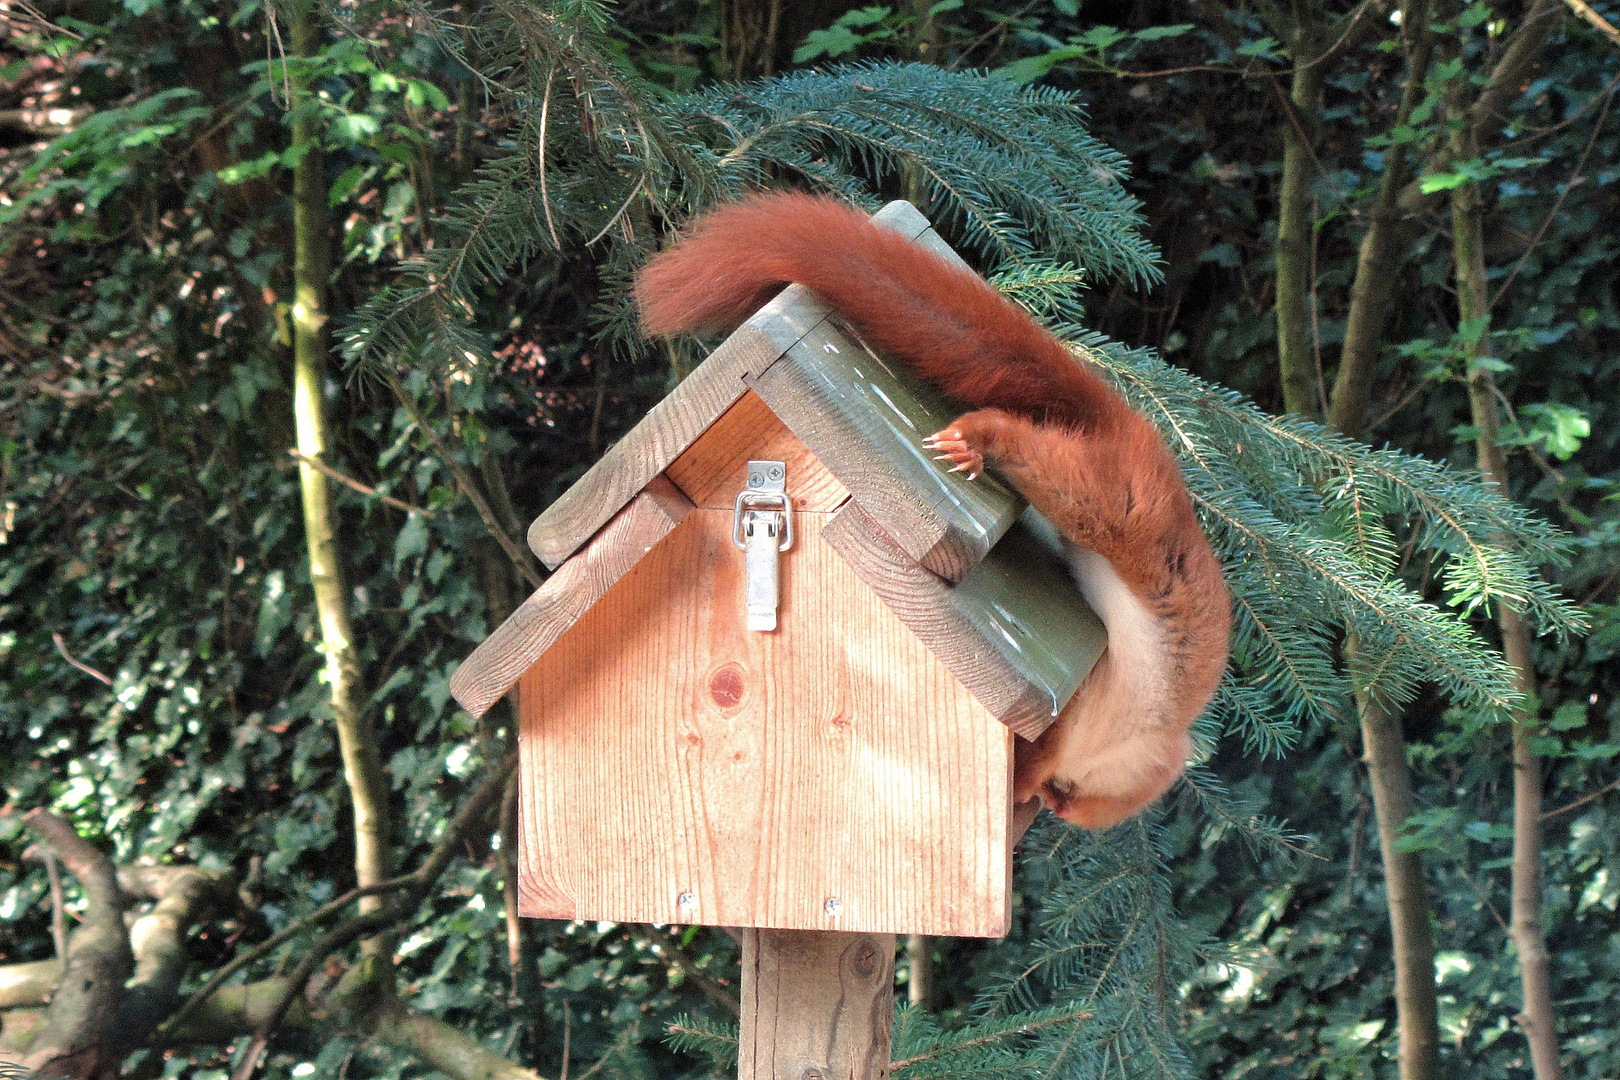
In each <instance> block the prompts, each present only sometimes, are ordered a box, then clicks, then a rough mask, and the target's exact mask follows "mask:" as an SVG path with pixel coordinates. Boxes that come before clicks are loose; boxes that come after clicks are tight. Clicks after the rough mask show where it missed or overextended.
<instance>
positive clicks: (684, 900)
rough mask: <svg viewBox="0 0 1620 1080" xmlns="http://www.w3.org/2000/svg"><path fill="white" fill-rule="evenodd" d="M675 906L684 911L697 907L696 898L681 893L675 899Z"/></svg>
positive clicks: (693, 895)
mask: <svg viewBox="0 0 1620 1080" xmlns="http://www.w3.org/2000/svg"><path fill="white" fill-rule="evenodd" d="M675 906H676V907H678V908H681V909H682V910H685V911H690V910H691V909H692V908H695V907H697V896H696V894H694V893H689V892H683V893H681V894H680V895H679V896H677V897H676V898H675Z"/></svg>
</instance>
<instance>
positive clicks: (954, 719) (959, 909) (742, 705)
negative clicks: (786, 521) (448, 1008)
mask: <svg viewBox="0 0 1620 1080" xmlns="http://www.w3.org/2000/svg"><path fill="white" fill-rule="evenodd" d="M792 484H793V478H792V476H791V475H790V477H789V487H790V490H791V489H792ZM826 517H827V515H825V514H821V513H814V512H811V513H803V514H799V515H796V522H795V523H796V526H797V532H798V542H797V544H796V545H795V547H794V549H793V550H792V551H791V552H789V553H787V554H786V555H785V556H784V557H783V563H782V570H783V573H782V601H783V602H782V608H781V620H780V629H778V630H777V631H776V632H774V633H758V632H752V631H748V630H746V629H744V628H743V618H742V580H741V578H742V565H743V559H742V553H741V552H739V551H737V550H736V549H735V548H733V547H732V545H731V512H730V511H729V510H720V509H702V508H699V509H696V510H693V511H692V512H690V513H689V514H688V515H687V516H686V518H685V519H684V520H683V521H682V522H681V524H680V525H678V526H677V527H676V528H675V530H674V531H673V532H671V533H670V534H669V535H668V536H667V537H665V538H664V540H662V541H661V542H660V543H659V544H658V545H657V546H656V547H654V548H653V549H652V551H651V552H650V553H649V554H648V556H647V557H646V558H645V559H644V560H642V562H641V563H640V564H639V565H638V566H637V567H636V568H635V569H634V570H632V571H631V572H630V573H629V574H627V575H626V576H625V577H624V578H623V579H621V580H620V581H619V582H618V583H617V584H616V585H615V586H614V587H613V588H612V589H611V590H609V592H608V593H607V594H606V595H605V596H604V597H603V598H602V599H601V600H600V601H598V602H597V603H596V605H595V606H594V607H593V608H592V609H591V610H590V611H589V612H588V613H587V614H586V615H585V617H584V618H582V619H581V620H580V621H579V622H577V623H576V624H575V625H574V626H573V627H572V628H571V629H570V630H569V631H568V632H567V633H565V634H564V635H563V636H562V637H561V638H560V639H559V640H558V641H557V643H556V644H555V645H553V646H552V647H551V648H550V649H549V650H548V651H547V652H546V653H545V655H543V656H542V657H541V658H540V660H539V661H538V662H537V663H536V664H535V665H534V666H533V667H532V668H530V669H529V671H528V672H527V673H526V674H525V675H524V677H523V679H522V681H521V683H520V689H519V693H520V704H521V710H520V711H521V714H522V734H521V748H522V769H523V774H522V789H521V790H522V822H523V824H522V830H521V831H522V837H521V839H522V843H521V849H520V852H519V858H520V867H521V872H520V898H521V910H522V912H523V914H525V915H531V916H542V917H552V918H579V919H609V920H615V921H625V922H656V923H705V924H711V925H723V926H760V927H775V928H781V929H814V930H847V931H861V932H876V933H926V934H952V935H961V936H1000V935H1001V934H1004V933H1005V932H1006V930H1007V925H1008V913H1009V900H1010V864H1009V843H1008V837H1009V821H1010V816H1011V773H1012V738H1013V736H1012V734H1011V732H1010V731H1008V729H1007V728H1006V727H1004V726H1003V725H1002V724H1000V723H998V722H997V721H996V720H995V719H994V718H992V717H991V716H990V714H989V713H988V712H987V711H986V710H985V709H984V708H983V707H982V706H980V705H979V704H978V702H976V701H975V700H974V699H973V697H972V696H971V695H970V694H969V693H968V692H967V690H966V689H964V688H963V687H962V685H961V684H960V683H958V682H957V681H956V680H955V679H954V678H953V677H952V676H951V675H950V673H949V672H948V671H947V670H946V669H945V667H944V665H943V664H941V663H940V662H939V661H938V660H936V659H935V658H934V657H933V656H932V654H930V653H929V651H928V649H927V648H926V647H925V646H924V645H923V644H922V643H921V642H920V641H919V640H918V639H917V638H916V637H915V635H913V634H912V633H911V631H909V630H908V629H906V627H905V626H903V625H902V624H901V622H900V620H899V619H898V618H897V617H896V616H894V615H893V614H892V613H891V612H890V611H889V610H888V609H887V608H886V607H885V606H884V605H883V603H882V602H881V601H880V600H879V599H878V597H877V596H876V594H874V593H873V592H872V590H871V589H869V588H868V587H867V586H866V585H864V584H863V583H862V582H861V581H860V580H859V579H858V578H856V576H855V574H854V572H853V571H852V570H850V568H849V567H848V565H847V564H846V563H845V562H844V561H843V560H842V559H840V558H839V557H838V556H837V555H836V554H835V553H834V552H833V551H832V550H831V549H830V547H828V546H827V545H825V544H824V543H823V542H822V541H821V539H820V532H821V526H822V524H823V522H824V521H825V520H826Z"/></svg>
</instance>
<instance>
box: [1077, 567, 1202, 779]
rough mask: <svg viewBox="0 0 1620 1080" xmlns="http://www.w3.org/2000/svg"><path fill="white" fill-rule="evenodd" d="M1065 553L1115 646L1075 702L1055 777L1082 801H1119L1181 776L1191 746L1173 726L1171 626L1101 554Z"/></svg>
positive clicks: (1099, 661)
mask: <svg viewBox="0 0 1620 1080" xmlns="http://www.w3.org/2000/svg"><path fill="white" fill-rule="evenodd" d="M1064 549H1065V554H1066V556H1067V561H1068V564H1069V570H1070V573H1072V574H1073V576H1074V580H1075V583H1076V584H1077V585H1078V586H1079V588H1080V592H1081V594H1082V595H1083V596H1085V598H1086V602H1087V603H1088V604H1090V605H1091V609H1092V610H1093V611H1094V612H1096V613H1097V617H1098V618H1099V619H1101V620H1102V623H1103V626H1104V627H1106V628H1107V630H1108V645H1107V647H1106V648H1105V649H1104V650H1103V654H1102V656H1100V657H1098V659H1097V664H1096V666H1095V667H1094V668H1093V669H1092V671H1091V674H1090V675H1088V676H1087V678H1086V682H1085V683H1084V684H1083V685H1082V689H1081V691H1080V692H1078V693H1076V694H1075V696H1074V699H1073V700H1072V701H1071V703H1070V708H1073V709H1077V710H1078V713H1077V715H1075V716H1074V717H1073V720H1074V722H1073V723H1072V724H1071V725H1070V727H1069V731H1068V733H1067V737H1066V738H1065V740H1064V745H1063V748H1062V751H1061V755H1060V761H1059V763H1058V764H1057V768H1056V776H1057V778H1058V779H1059V780H1060V781H1063V782H1066V783H1068V784H1072V785H1074V788H1075V791H1076V794H1081V795H1112V794H1114V793H1117V792H1122V791H1127V790H1130V789H1133V788H1135V787H1137V786H1139V784H1140V783H1141V781H1142V779H1143V778H1144V777H1145V776H1147V775H1148V774H1149V773H1154V772H1158V771H1161V770H1163V769H1164V768H1166V767H1170V768H1174V769H1176V770H1177V771H1179V769H1180V766H1181V765H1182V764H1183V763H1184V762H1185V761H1186V759H1187V757H1188V756H1189V753H1190V750H1191V743H1190V741H1189V740H1188V739H1187V737H1186V735H1185V734H1183V733H1182V732H1181V731H1180V730H1179V725H1173V724H1171V723H1170V722H1169V721H1170V719H1171V714H1172V713H1173V712H1174V711H1175V709H1174V703H1173V702H1172V701H1171V700H1170V694H1171V687H1172V686H1173V685H1174V681H1173V679H1172V678H1171V673H1170V671H1169V669H1168V668H1169V663H1170V660H1169V656H1170V650H1169V649H1168V648H1167V644H1166V641H1165V627H1164V626H1163V624H1162V623H1161V622H1160V620H1159V618H1158V617H1157V616H1155V615H1154V614H1153V612H1152V611H1150V610H1149V609H1148V607H1147V605H1145V604H1143V603H1142V601H1141V600H1140V599H1138V598H1137V596H1136V594H1135V593H1133V592H1132V591H1131V590H1130V588H1129V587H1128V586H1127V585H1126V584H1125V582H1124V581H1123V580H1122V579H1121V578H1120V576H1119V574H1118V573H1116V572H1115V571H1114V568H1113V567H1112V566H1111V565H1109V563H1108V561H1107V560H1106V559H1104V558H1103V557H1102V556H1101V555H1098V554H1097V553H1096V552H1094V551H1090V550H1088V549H1086V548H1083V547H1080V546H1078V545H1076V544H1073V543H1070V542H1068V541H1065V542H1064ZM1065 711H1067V710H1065Z"/></svg>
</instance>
